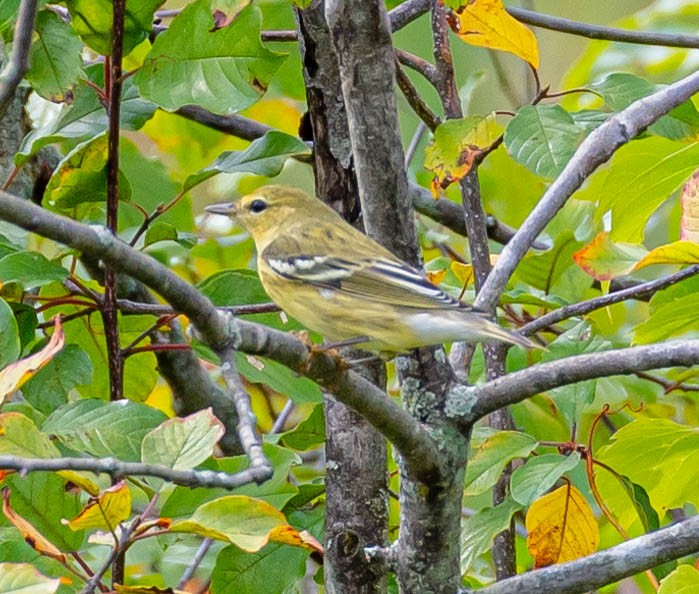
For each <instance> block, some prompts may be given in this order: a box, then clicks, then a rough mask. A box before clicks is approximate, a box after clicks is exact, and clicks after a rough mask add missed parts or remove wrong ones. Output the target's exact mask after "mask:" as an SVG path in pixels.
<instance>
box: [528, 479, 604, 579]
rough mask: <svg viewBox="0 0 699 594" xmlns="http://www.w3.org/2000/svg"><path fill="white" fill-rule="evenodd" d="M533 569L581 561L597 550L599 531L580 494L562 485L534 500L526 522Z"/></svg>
mask: <svg viewBox="0 0 699 594" xmlns="http://www.w3.org/2000/svg"><path fill="white" fill-rule="evenodd" d="M525 525H526V527H527V532H528V533H529V535H528V536H527V549H528V550H529V552H530V553H531V555H532V557H534V566H535V567H546V566H547V565H553V564H554V563H563V562H565V561H571V560H573V559H577V558H579V557H584V556H585V555H589V554H591V553H593V552H594V551H596V550H597V545H599V527H598V526H597V522H596V521H595V517H594V515H593V514H592V510H591V509H590V506H589V505H588V503H587V501H586V500H585V497H584V496H583V494H582V493H581V492H580V491H579V490H578V489H576V488H575V487H574V486H573V485H564V486H563V487H560V488H559V489H556V490H555V491H553V492H552V493H549V494H548V495H544V496H543V497H541V498H540V499H537V500H536V501H535V502H534V503H533V504H532V505H531V507H530V508H529V511H528V512H527V517H526V521H525Z"/></svg>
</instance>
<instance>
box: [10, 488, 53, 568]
mask: <svg viewBox="0 0 699 594" xmlns="http://www.w3.org/2000/svg"><path fill="white" fill-rule="evenodd" d="M2 511H3V513H4V514H5V517H6V518H7V519H8V520H9V522H10V524H12V525H13V526H14V527H15V528H17V530H19V532H20V534H21V535H22V538H23V539H24V540H25V542H26V543H27V544H28V545H29V546H30V547H32V548H33V549H34V550H35V551H37V552H38V553H40V554H42V555H46V556H47V557H52V558H53V559H57V560H58V561H61V562H62V563H65V562H66V556H65V555H64V554H63V553H62V552H61V551H60V550H58V548H56V546H55V545H54V544H53V543H51V542H49V540H47V539H46V538H45V537H44V535H43V534H41V533H40V532H39V531H38V530H37V529H36V528H34V526H32V525H31V524H30V523H29V522H28V521H27V520H25V519H24V518H23V517H22V516H20V515H18V514H17V513H16V512H15V511H14V510H13V509H12V508H11V507H10V489H9V488H8V487H5V488H4V489H3V490H2Z"/></svg>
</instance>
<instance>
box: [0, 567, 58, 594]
mask: <svg viewBox="0 0 699 594" xmlns="http://www.w3.org/2000/svg"><path fill="white" fill-rule="evenodd" d="M60 585H61V581H60V580H58V579H51V578H48V577H46V576H45V575H42V574H40V573H39V572H38V571H37V570H36V568H35V567H34V566H33V565H31V564H29V563H0V594H53V593H54V592H55V591H56V590H58V587H59V586H60Z"/></svg>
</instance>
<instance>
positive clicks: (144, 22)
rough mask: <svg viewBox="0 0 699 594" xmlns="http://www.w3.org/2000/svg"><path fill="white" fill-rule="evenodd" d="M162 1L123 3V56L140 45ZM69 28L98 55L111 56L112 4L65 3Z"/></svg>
mask: <svg viewBox="0 0 699 594" xmlns="http://www.w3.org/2000/svg"><path fill="white" fill-rule="evenodd" d="M164 2H165V0H127V2H126V14H125V19H124V55H125V56H126V55H128V54H129V52H130V51H131V50H132V49H133V48H135V47H136V46H137V45H138V44H139V43H141V42H142V41H143V40H144V39H145V38H146V37H147V36H148V34H149V33H150V31H151V30H152V28H153V14H154V13H155V9H156V8H158V6H160V5H161V4H163V3H164ZM66 4H67V5H68V10H69V11H70V16H71V22H72V24H73V28H74V29H75V31H76V32H77V34H78V35H80V38H81V39H82V40H83V42H84V43H85V45H87V46H88V47H90V49H93V50H95V51H96V52H97V53H98V54H102V55H103V56H109V55H111V53H112V29H113V26H112V13H113V12H112V1H111V0H67V2H66Z"/></svg>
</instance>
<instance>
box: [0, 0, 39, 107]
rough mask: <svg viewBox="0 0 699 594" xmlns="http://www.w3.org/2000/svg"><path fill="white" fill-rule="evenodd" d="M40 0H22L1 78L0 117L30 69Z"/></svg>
mask: <svg viewBox="0 0 699 594" xmlns="http://www.w3.org/2000/svg"><path fill="white" fill-rule="evenodd" d="M38 4H39V2H38V0H22V4H20V6H19V12H18V13H17V22H16V23H15V31H14V38H13V41H12V53H11V54H10V59H9V61H8V63H7V64H6V65H5V68H3V76H2V78H0V117H2V115H3V114H4V113H5V110H6V109H7V105H8V103H9V102H10V100H11V99H12V97H13V95H14V93H15V89H17V87H18V85H19V83H20V82H22V78H23V77H24V75H25V74H26V73H27V70H29V54H30V50H31V45H32V32H33V31H34V20H35V18H36V9H37V6H38Z"/></svg>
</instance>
